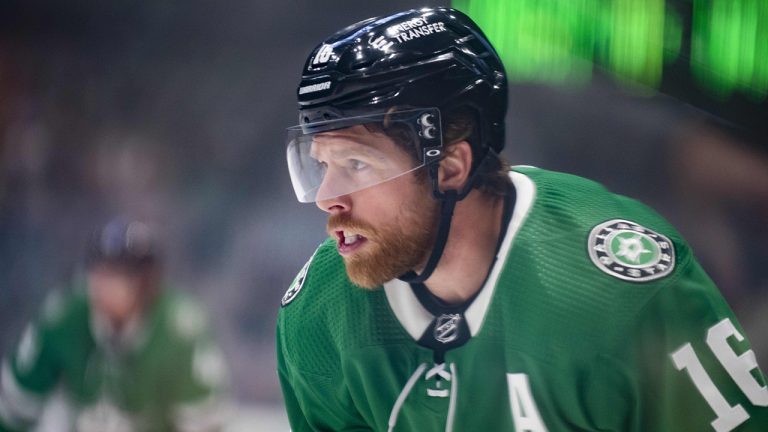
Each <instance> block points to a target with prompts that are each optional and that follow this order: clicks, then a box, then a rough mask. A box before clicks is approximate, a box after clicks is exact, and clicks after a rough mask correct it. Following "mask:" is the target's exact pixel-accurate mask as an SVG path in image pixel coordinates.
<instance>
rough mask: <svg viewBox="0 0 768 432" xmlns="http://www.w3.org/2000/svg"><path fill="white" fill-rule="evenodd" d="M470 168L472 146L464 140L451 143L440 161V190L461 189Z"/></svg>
mask: <svg viewBox="0 0 768 432" xmlns="http://www.w3.org/2000/svg"><path fill="white" fill-rule="evenodd" d="M471 168H472V147H470V145H469V143H468V142H466V141H459V142H457V143H454V144H451V145H450V146H448V148H447V149H446V150H445V151H444V154H443V159H442V160H441V161H440V169H439V170H438V179H439V183H440V190H443V191H445V190H450V189H454V190H461V188H463V187H464V184H465V183H466V182H467V179H468V178H469V171H470V169H471Z"/></svg>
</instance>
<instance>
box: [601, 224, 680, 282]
mask: <svg viewBox="0 0 768 432" xmlns="http://www.w3.org/2000/svg"><path fill="white" fill-rule="evenodd" d="M588 246H589V256H590V258H591V259H592V262H593V263H594V264H595V266H597V268H599V269H600V270H602V271H603V272H605V273H607V274H609V275H611V276H614V277H617V278H619V279H623V280H627V281H632V282H647V281H651V280H655V279H659V278H662V277H664V276H667V275H668V274H670V273H671V272H672V270H673V269H674V267H675V248H674V246H673V245H672V242H671V241H670V240H669V238H667V237H666V236H664V235H662V234H659V233H657V232H655V231H652V230H650V229H648V228H645V227H643V226H641V225H639V224H636V223H634V222H630V221H627V220H623V219H613V220H610V221H607V222H603V223H601V224H600V225H597V226H596V227H594V228H593V229H592V231H591V232H590V233H589V241H588Z"/></svg>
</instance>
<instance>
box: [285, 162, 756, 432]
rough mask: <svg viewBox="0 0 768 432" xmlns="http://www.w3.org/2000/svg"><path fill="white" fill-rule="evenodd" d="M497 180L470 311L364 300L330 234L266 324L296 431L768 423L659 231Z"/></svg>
mask: <svg viewBox="0 0 768 432" xmlns="http://www.w3.org/2000/svg"><path fill="white" fill-rule="evenodd" d="M510 176H511V178H512V182H513V184H514V189H515V194H516V198H515V202H514V206H513V209H512V211H511V217H510V218H509V224H508V227H507V229H506V232H505V234H504V236H503V238H502V239H501V241H500V246H499V250H498V253H497V259H496V261H495V263H494V264H493V267H492V268H491V271H490V273H489V275H488V278H487V280H486V282H485V284H484V286H483V287H482V288H481V290H480V291H479V293H478V294H477V295H476V297H475V298H474V299H473V300H472V301H471V302H470V303H469V304H468V305H463V306H462V307H460V308H459V307H457V308H453V309H452V308H451V307H447V306H444V307H442V308H435V307H434V304H430V302H429V301H428V300H425V299H426V297H425V296H424V295H423V294H424V293H423V290H420V289H418V287H412V286H410V285H408V284H406V283H404V282H401V281H399V280H393V281H390V282H388V283H385V284H384V286H383V287H382V289H379V290H374V291H368V290H363V289H360V288H358V287H356V286H354V285H353V284H352V283H351V282H350V281H349V280H348V278H347V276H346V272H345V268H344V263H343V261H342V259H341V257H340V256H339V254H338V253H337V251H336V247H335V242H334V241H333V240H329V241H327V242H325V243H324V244H322V245H321V246H320V247H319V248H318V249H317V251H316V252H315V254H314V255H313V256H312V258H311V259H310V260H309V262H308V263H307V264H306V265H305V266H304V268H303V269H302V271H301V272H300V273H299V275H298V276H297V277H296V279H295V280H294V282H293V284H292V285H291V287H290V288H289V290H288V291H287V292H286V294H285V296H284V297H283V301H282V307H281V310H280V313H279V317H278V323H277V346H278V353H277V356H278V375H279V378H280V381H281V385H282V389H283V394H284V399H285V405H286V409H287V412H288V416H289V419H290V422H291V426H292V429H293V431H294V432H301V431H309V430H316V431H370V430H373V431H418V432H431V431H517V432H520V431H537V432H538V431H718V432H724V431H732V430H735V431H767V430H768V408H766V406H768V389H767V388H766V380H765V377H764V375H763V374H762V372H761V371H760V370H759V368H758V365H757V363H756V360H755V355H754V352H753V351H752V350H751V349H750V345H749V342H748V341H747V339H746V338H745V336H744V332H743V330H742V329H741V327H740V326H739V324H738V322H737V321H736V318H735V317H734V315H733V313H732V311H731V310H730V309H729V307H728V305H727V304H726V303H725V301H724V300H723V298H722V296H721V295H720V293H719V292H718V290H717V288H716V287H715V286H714V284H713V283H712V281H711V280H710V279H709V278H708V277H707V275H706V274H705V273H704V271H703V270H702V269H701V267H700V266H699V264H698V263H697V262H696V260H695V259H694V257H693V255H692V253H691V251H690V249H689V247H688V246H687V245H686V243H685V242H684V240H683V239H682V238H681V236H680V235H679V234H678V233H677V232H676V231H675V230H674V229H673V228H672V227H671V226H670V225H669V224H668V223H667V222H665V221H664V220H663V219H662V218H661V217H660V216H658V215H657V214H656V213H655V212H653V211H652V210H650V209H649V208H647V207H645V206H644V205H642V204H640V203H638V202H637V201H635V200H632V199H629V198H626V197H622V196H619V195H615V194H612V193H609V192H608V191H606V190H605V189H604V188H603V187H602V186H600V185H598V184H596V183H594V182H591V181H588V180H585V179H582V178H579V177H575V176H570V175H565V174H560V173H554V172H548V171H545V170H540V169H536V168H523V167H520V168H515V169H514V170H513V171H512V172H511V173H510ZM467 271H483V272H485V271H486V269H475V270H473V269H467Z"/></svg>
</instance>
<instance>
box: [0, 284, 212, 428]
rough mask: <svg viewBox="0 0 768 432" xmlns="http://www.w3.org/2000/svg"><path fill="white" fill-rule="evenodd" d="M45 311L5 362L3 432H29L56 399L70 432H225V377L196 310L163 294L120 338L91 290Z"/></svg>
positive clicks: (0, 390)
mask: <svg viewBox="0 0 768 432" xmlns="http://www.w3.org/2000/svg"><path fill="white" fill-rule="evenodd" d="M42 309H43V310H42V313H41V314H40V317H38V319H36V320H34V321H33V322H31V323H30V324H29V326H28V327H27V329H26V330H25V332H24V334H23V336H22V337H21V341H20V342H19V344H18V348H17V349H16V351H15V352H14V353H12V354H11V355H9V356H6V358H5V359H4V361H3V364H2V376H1V377H0V379H1V381H0V431H2V432H5V431H16V430H28V429H30V428H31V427H32V426H33V425H34V424H35V422H36V420H37V419H38V417H39V416H40V413H41V411H42V409H43V406H44V403H45V401H46V397H47V396H48V395H50V394H51V393H53V391H54V389H56V390H57V392H56V393H57V394H64V395H65V397H66V399H67V400H66V406H68V407H69V408H70V411H72V412H71V413H69V414H70V415H67V416H65V417H67V419H68V420H70V422H71V423H72V424H71V425H69V426H65V427H64V429H70V430H77V431H83V432H88V431H93V432H139V431H153V432H154V431H183V430H195V431H210V430H218V427H219V426H220V425H221V421H222V418H221V416H222V414H223V412H222V409H223V408H224V405H223V400H222V390H223V386H224V385H225V384H226V369H225V367H224V363H223V358H222V356H221V354H220V352H219V350H218V349H217V347H216V346H215V345H214V343H213V341H212V339H211V337H210V334H209V332H208V330H207V323H206V319H205V317H204V314H203V311H202V309H201V308H200V307H199V305H198V304H197V303H195V302H193V301H192V300H191V299H189V298H187V297H186V296H184V295H182V294H181V293H178V292H175V291H171V290H161V291H160V293H159V294H158V297H157V298H156V299H155V301H154V302H153V304H152V305H151V306H150V308H149V309H148V311H147V312H146V313H145V316H144V319H143V320H141V321H136V322H134V323H133V325H132V326H131V327H129V329H127V331H126V332H123V333H121V334H120V337H119V338H118V337H116V335H115V334H114V333H110V331H109V327H108V326H106V325H105V323H104V321H103V320H100V319H99V316H98V314H97V313H95V312H94V311H93V310H92V308H91V307H90V305H89V302H88V298H87V295H86V293H85V290H84V289H79V290H76V291H74V292H73V293H69V294H60V293H53V294H52V295H50V296H49V298H48V299H47V301H46V303H45V305H44V307H43V308H42ZM59 430H61V429H59Z"/></svg>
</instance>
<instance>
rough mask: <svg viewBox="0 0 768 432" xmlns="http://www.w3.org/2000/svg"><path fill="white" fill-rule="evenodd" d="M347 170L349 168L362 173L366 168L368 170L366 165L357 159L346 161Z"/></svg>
mask: <svg viewBox="0 0 768 432" xmlns="http://www.w3.org/2000/svg"><path fill="white" fill-rule="evenodd" d="M346 165H347V168H349V169H350V170H352V171H362V170H364V169H366V168H368V166H369V165H368V164H367V163H365V162H363V161H361V160H359V159H348V160H347V163H346Z"/></svg>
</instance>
